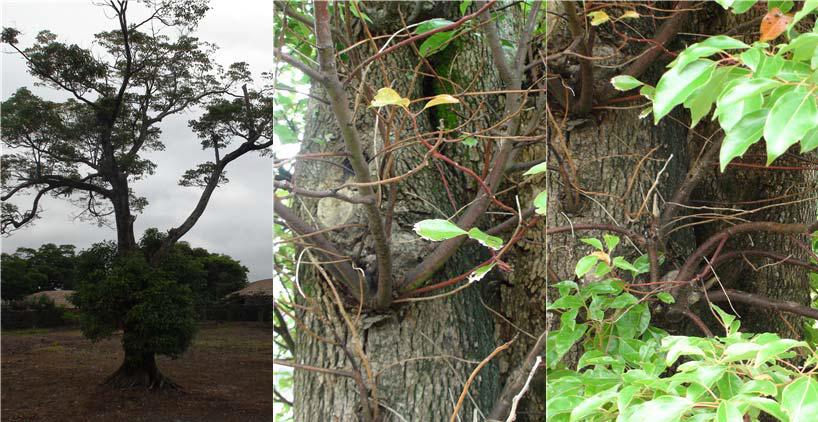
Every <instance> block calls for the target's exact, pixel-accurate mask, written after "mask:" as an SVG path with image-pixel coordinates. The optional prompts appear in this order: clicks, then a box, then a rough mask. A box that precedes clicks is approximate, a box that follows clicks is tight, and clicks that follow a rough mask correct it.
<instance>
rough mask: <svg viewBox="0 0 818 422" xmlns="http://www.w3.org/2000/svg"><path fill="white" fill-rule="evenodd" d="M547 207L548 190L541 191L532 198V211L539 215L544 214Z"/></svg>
mask: <svg viewBox="0 0 818 422" xmlns="http://www.w3.org/2000/svg"><path fill="white" fill-rule="evenodd" d="M547 209H548V192H546V191H542V192H540V193H539V194H537V196H536V197H535V198H534V212H535V213H536V214H539V215H545V213H546V210H547Z"/></svg>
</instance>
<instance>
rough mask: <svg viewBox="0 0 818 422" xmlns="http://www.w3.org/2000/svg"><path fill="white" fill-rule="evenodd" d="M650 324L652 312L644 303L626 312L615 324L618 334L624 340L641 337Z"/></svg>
mask: <svg viewBox="0 0 818 422" xmlns="http://www.w3.org/2000/svg"><path fill="white" fill-rule="evenodd" d="M649 324H650V310H648V307H647V305H646V304H644V303H640V304H638V305H636V306H634V307H632V308H630V309H628V311H627V312H625V313H624V314H623V315H622V316H621V317H619V319H618V320H617V321H616V322H615V323H614V327H615V328H616V332H617V333H618V334H619V336H620V337H622V338H623V339H629V338H635V337H638V336H640V335H641V334H642V333H643V332H645V330H646V329H647V328H648V325H649Z"/></svg>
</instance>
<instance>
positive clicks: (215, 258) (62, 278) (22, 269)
mask: <svg viewBox="0 0 818 422" xmlns="http://www.w3.org/2000/svg"><path fill="white" fill-rule="evenodd" d="M165 236H166V235H165V234H164V233H161V232H159V230H157V229H155V228H150V229H148V230H146V231H145V233H144V235H143V236H142V239H141V240H140V242H139V249H140V250H141V252H142V253H143V254H145V256H149V255H150V254H151V253H153V252H155V251H156V249H158V248H159V247H160V245H161V243H162V240H163V239H164V237H165ZM115 257H116V243H115V242H113V241H105V242H100V243H95V244H93V245H91V246H90V247H88V248H87V249H84V250H81V251H79V252H78V251H77V247H76V246H74V245H55V244H53V243H46V244H44V245H42V246H40V247H39V248H37V249H34V248H18V249H17V251H16V252H14V253H3V254H2V259H1V260H0V286H2V298H3V300H18V299H21V298H23V297H25V296H26V295H29V294H31V293H35V292H39V291H44V290H77V289H79V288H80V285H81V284H82V283H88V284H91V285H93V284H95V283H96V282H97V281H99V280H97V279H96V278H98V277H97V276H98V275H99V274H102V273H104V271H106V269H108V268H110V267H111V265H112V263H113V261H114V259H115ZM160 270H161V271H163V272H164V273H165V274H166V275H167V276H168V278H171V279H173V280H174V281H176V282H177V283H178V284H180V285H184V286H186V287H188V288H189V289H190V290H191V291H192V296H193V301H194V303H195V304H197V305H204V304H209V303H215V302H218V301H219V300H221V299H222V298H224V297H225V296H226V295H228V294H229V293H231V292H234V291H236V290H239V289H241V288H243V287H244V286H246V285H247V271H248V270H247V268H246V267H245V266H243V265H241V263H240V262H239V261H237V260H235V259H233V258H231V257H230V256H227V255H224V254H218V253H212V252H210V251H208V250H207V249H204V248H197V247H192V246H190V245H189V244H188V243H187V242H179V243H177V244H175V245H174V247H173V250H172V251H171V252H170V253H169V254H168V259H166V260H165V261H164V262H163V263H162V265H161V266H160Z"/></svg>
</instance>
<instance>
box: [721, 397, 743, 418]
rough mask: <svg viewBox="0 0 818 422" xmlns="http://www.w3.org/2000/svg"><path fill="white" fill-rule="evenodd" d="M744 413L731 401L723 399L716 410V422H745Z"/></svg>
mask: <svg viewBox="0 0 818 422" xmlns="http://www.w3.org/2000/svg"><path fill="white" fill-rule="evenodd" d="M743 421H744V414H743V413H742V412H741V411H740V410H739V409H738V406H737V405H736V404H735V403H733V402H731V401H722V402H721V403H719V408H718V410H716V422H743Z"/></svg>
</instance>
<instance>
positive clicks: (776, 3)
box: [767, 0, 795, 13]
mask: <svg viewBox="0 0 818 422" xmlns="http://www.w3.org/2000/svg"><path fill="white" fill-rule="evenodd" d="M794 5H795V4H794V3H793V1H792V0H769V1H768V2H767V10H772V9H773V8H774V7H777V8H778V9H779V10H781V11H782V12H784V13H787V12H789V11H790V10H792V7H793V6H794Z"/></svg>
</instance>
